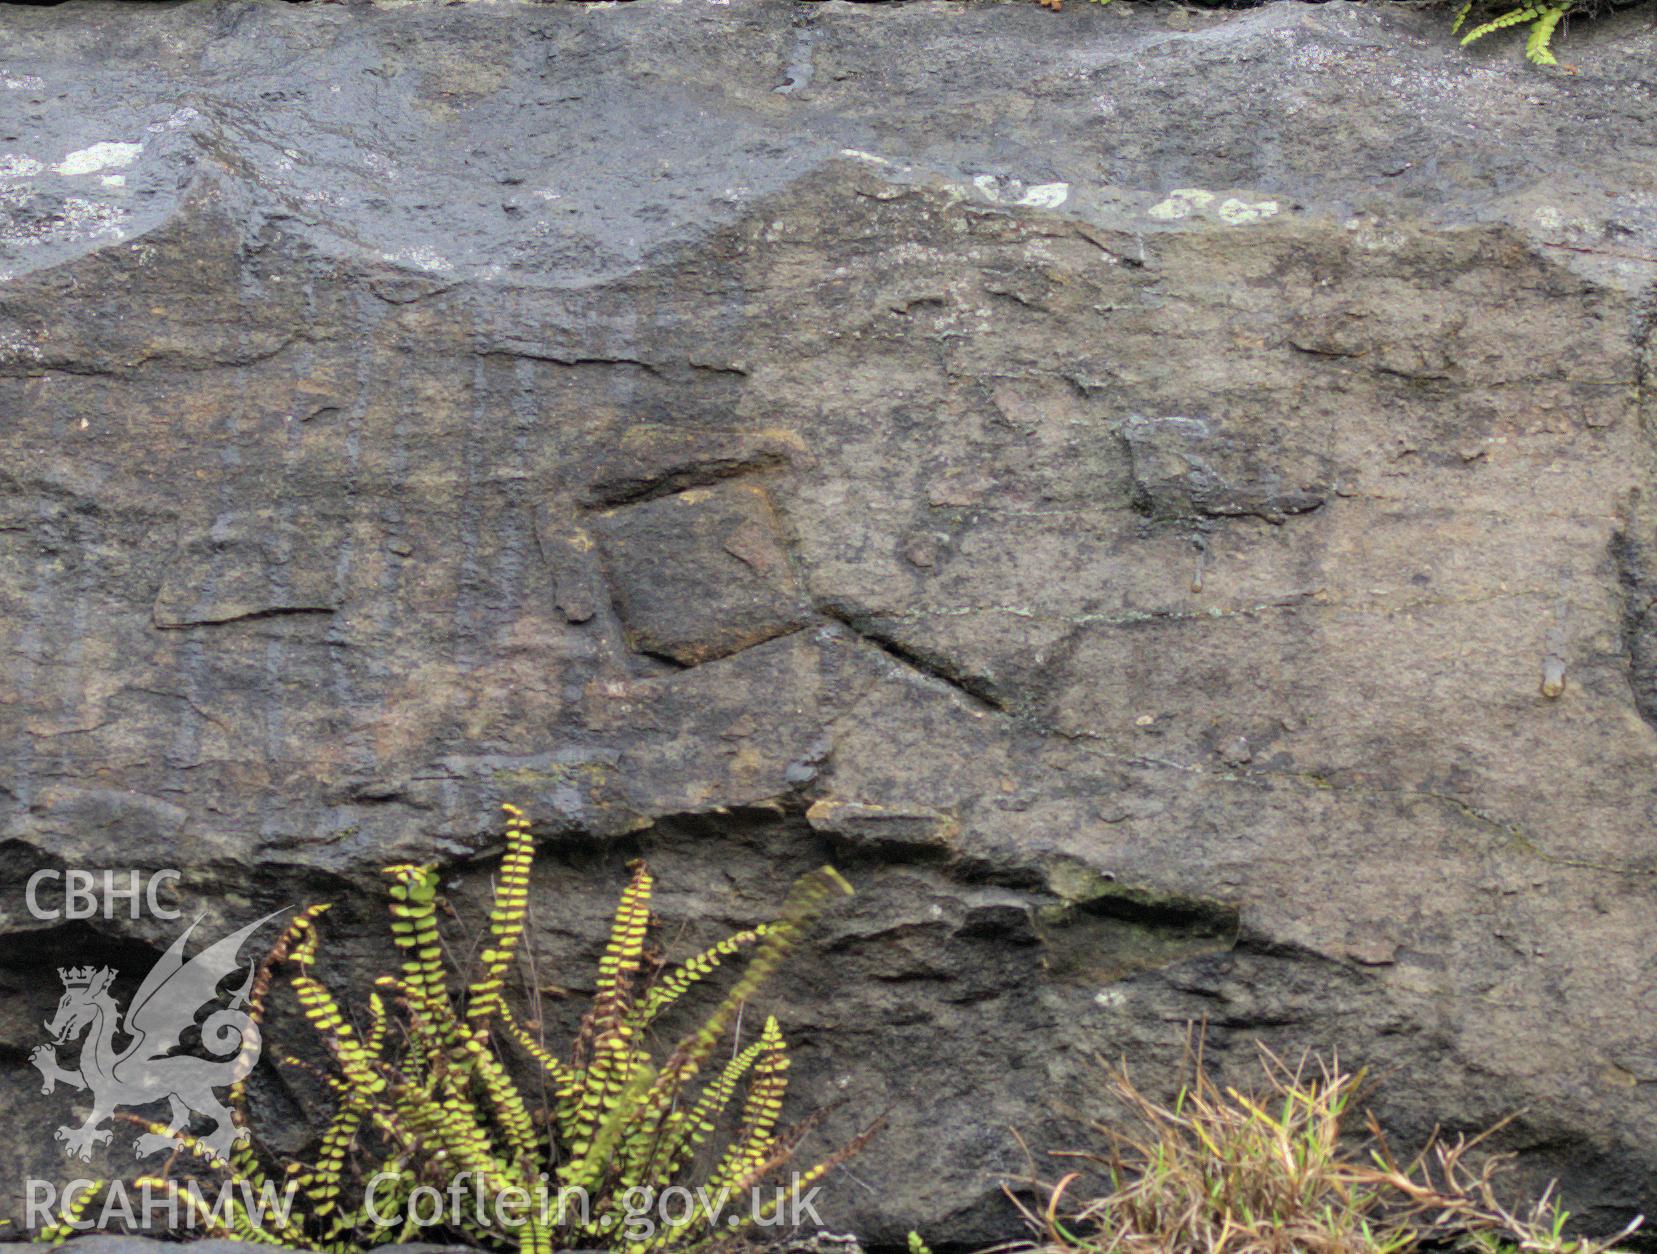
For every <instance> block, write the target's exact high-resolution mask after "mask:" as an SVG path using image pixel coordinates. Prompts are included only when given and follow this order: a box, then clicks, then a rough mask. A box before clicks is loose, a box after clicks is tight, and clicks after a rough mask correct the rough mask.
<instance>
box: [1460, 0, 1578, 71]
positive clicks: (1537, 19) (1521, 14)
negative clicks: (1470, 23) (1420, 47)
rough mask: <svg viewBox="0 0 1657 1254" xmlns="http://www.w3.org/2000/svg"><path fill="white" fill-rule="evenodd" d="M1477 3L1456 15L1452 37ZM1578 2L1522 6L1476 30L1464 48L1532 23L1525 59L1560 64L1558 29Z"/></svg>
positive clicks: (1536, 0)
mask: <svg viewBox="0 0 1657 1254" xmlns="http://www.w3.org/2000/svg"><path fill="white" fill-rule="evenodd" d="M1475 2H1476V0H1468V2H1467V3H1466V4H1464V5H1462V7H1461V9H1460V10H1459V11H1458V12H1457V13H1456V18H1455V21H1454V22H1453V23H1452V24H1451V26H1450V33H1451V34H1452V35H1454V34H1457V33H1459V32H1460V31H1461V29H1462V27H1463V26H1464V25H1466V23H1467V20H1468V18H1469V17H1470V16H1471V14H1472V12H1473V8H1474V4H1475ZM1574 3H1575V0H1531V2H1529V3H1524V4H1520V5H1519V6H1518V7H1516V8H1512V9H1508V10H1507V11H1506V12H1503V13H1498V14H1497V15H1496V16H1495V17H1492V18H1490V19H1488V20H1487V21H1484V22H1481V23H1480V24H1479V25H1477V26H1475V27H1473V29H1472V30H1470V31H1468V32H1467V33H1466V34H1465V35H1462V37H1461V43H1462V46H1463V47H1466V46H1467V45H1468V44H1470V43H1474V42H1475V41H1477V40H1480V39H1483V38H1484V37H1485V36H1486V35H1491V34H1494V33H1495V32H1497V31H1500V30H1507V29H1509V28H1510V27H1514V26H1523V25H1525V24H1526V23H1529V24H1530V34H1529V36H1528V37H1527V38H1526V40H1525V56H1527V57H1528V58H1530V60H1531V61H1533V62H1535V63H1536V64H1537V65H1558V64H1559V60H1558V58H1556V57H1555V56H1554V55H1553V50H1552V46H1551V45H1552V43H1553V35H1554V31H1555V30H1557V29H1558V27H1559V23H1560V22H1561V21H1562V20H1563V19H1564V17H1565V15H1566V14H1567V13H1569V12H1570V10H1571V8H1572V7H1573V5H1574Z"/></svg>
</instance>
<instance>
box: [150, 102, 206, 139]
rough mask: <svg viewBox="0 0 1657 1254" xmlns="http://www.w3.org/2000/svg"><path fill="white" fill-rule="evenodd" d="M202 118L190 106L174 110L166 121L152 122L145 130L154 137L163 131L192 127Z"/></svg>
mask: <svg viewBox="0 0 1657 1254" xmlns="http://www.w3.org/2000/svg"><path fill="white" fill-rule="evenodd" d="M200 116H201V114H200V113H198V112H197V111H196V110H195V109H193V108H191V107H190V106H189V105H185V106H184V107H183V108H182V109H174V110H173V111H172V112H171V113H170V114H168V115H167V120H166V121H164V122H151V123H150V124H149V125H148V126H146V127H145V128H144V129H145V130H146V131H148V132H149V133H150V134H152V135H157V134H159V133H161V132H162V131H176V130H180V129H182V128H183V127H186V126H188V125H190V123H191V122H193V121H195V120H196V119H197V118H199V117H200Z"/></svg>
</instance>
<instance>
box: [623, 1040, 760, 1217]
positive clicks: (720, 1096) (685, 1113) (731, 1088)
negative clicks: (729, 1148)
mask: <svg viewBox="0 0 1657 1254" xmlns="http://www.w3.org/2000/svg"><path fill="white" fill-rule="evenodd" d="M763 1048H765V1043H764V1042H763V1041H762V1040H761V1041H755V1042H754V1043H753V1044H752V1045H749V1046H748V1047H747V1048H746V1049H743V1050H741V1051H739V1052H738V1053H737V1054H736V1055H735V1056H733V1057H732V1058H731V1060H730V1061H729V1062H727V1063H726V1064H725V1067H724V1069H723V1070H722V1071H721V1072H720V1073H719V1074H718V1075H717V1076H716V1077H714V1079H712V1080H711V1081H709V1082H708V1083H707V1085H705V1086H704V1087H703V1089H702V1094H701V1096H700V1097H698V1098H697V1099H696V1104H695V1105H694V1106H691V1107H690V1108H689V1109H685V1108H683V1107H677V1108H675V1109H674V1110H672V1111H670V1112H669V1113H668V1116H667V1118H666V1120H665V1121H664V1127H663V1131H662V1135H661V1138H660V1140H659V1141H658V1142H657V1143H656V1144H655V1145H653V1146H652V1147H651V1150H652V1154H651V1158H652V1160H653V1161H650V1162H647V1163H646V1164H644V1168H645V1169H644V1171H642V1172H640V1173H639V1180H638V1182H639V1183H641V1184H646V1185H648V1186H650V1187H654V1188H666V1187H667V1186H668V1185H669V1184H671V1183H672V1181H673V1177H674V1176H676V1175H677V1174H678V1173H679V1171H680V1170H681V1169H682V1168H683V1167H684V1166H685V1165H686V1163H687V1162H688V1161H689V1160H690V1158H691V1157H692V1156H693V1155H694V1154H695V1153H696V1151H697V1150H698V1149H700V1148H701V1147H702V1146H703V1145H704V1144H705V1143H706V1142H707V1141H708V1139H709V1138H710V1137H712V1136H713V1135H714V1133H715V1131H716V1130H717V1127H718V1123H719V1118H720V1116H721V1115H723V1114H724V1113H725V1108H726V1107H727V1106H729V1105H730V1104H731V1099H732V1098H733V1097H735V1096H736V1092H737V1089H738V1087H739V1086H740V1085H741V1083H742V1080H743V1077H744V1076H746V1075H747V1074H748V1071H749V1069H750V1068H752V1067H753V1065H754V1062H755V1060H756V1059H758V1058H759V1055H760V1051H761V1050H762V1049H763Z"/></svg>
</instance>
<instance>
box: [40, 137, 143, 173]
mask: <svg viewBox="0 0 1657 1254" xmlns="http://www.w3.org/2000/svg"><path fill="white" fill-rule="evenodd" d="M143 151H144V145H143V144H121V143H115V142H112V141H107V140H106V141H105V142H103V143H98V144H93V145H92V146H91V147H90V148H80V149H77V150H76V151H74V152H72V153H70V154H69V155H68V156H66V157H65V158H64V159H63V160H62V161H60V162H58V163H57V164H56V165H55V166H53V167H52V169H53V170H55V171H56V172H57V173H59V174H64V175H76V174H96V173H97V172H98V171H99V170H119V169H121V168H122V167H123V166H129V165H131V164H132V163H133V162H134V161H136V160H138V154H139V153H141V152H143Z"/></svg>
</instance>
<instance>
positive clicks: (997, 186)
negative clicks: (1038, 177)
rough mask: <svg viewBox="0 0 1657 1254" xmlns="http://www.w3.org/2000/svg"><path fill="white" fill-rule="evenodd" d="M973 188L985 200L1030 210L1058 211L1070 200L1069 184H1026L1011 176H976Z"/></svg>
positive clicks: (974, 176)
mask: <svg viewBox="0 0 1657 1254" xmlns="http://www.w3.org/2000/svg"><path fill="white" fill-rule="evenodd" d="M972 186H973V187H974V188H975V189H976V190H977V192H978V194H979V195H980V196H982V197H983V198H984V199H985V200H988V201H992V202H994V203H995V204H998V205H1022V206H1024V207H1026V208H1029V209H1057V208H1058V207H1059V206H1060V205H1062V204H1063V203H1064V202H1065V201H1066V200H1068V199H1070V184H1069V183H1026V182H1025V181H1024V180H1023V179H1020V178H1015V177H1013V176H1012V175H1010V174H975V175H973V177H972Z"/></svg>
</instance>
